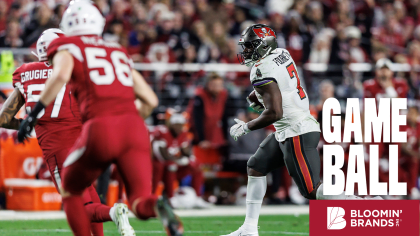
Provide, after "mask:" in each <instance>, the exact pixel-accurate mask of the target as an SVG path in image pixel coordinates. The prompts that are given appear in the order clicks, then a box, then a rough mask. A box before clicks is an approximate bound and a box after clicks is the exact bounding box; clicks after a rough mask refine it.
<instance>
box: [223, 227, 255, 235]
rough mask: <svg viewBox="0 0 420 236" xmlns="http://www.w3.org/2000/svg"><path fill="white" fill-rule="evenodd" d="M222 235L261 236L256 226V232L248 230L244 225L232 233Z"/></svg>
mask: <svg viewBox="0 0 420 236" xmlns="http://www.w3.org/2000/svg"><path fill="white" fill-rule="evenodd" d="M220 236H259V235H258V228H256V231H255V232H250V231H247V230H246V229H245V227H244V225H242V226H241V227H240V228H239V229H238V230H236V231H235V232H232V233H230V234H226V235H220Z"/></svg>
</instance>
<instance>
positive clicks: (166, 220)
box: [155, 196, 184, 236]
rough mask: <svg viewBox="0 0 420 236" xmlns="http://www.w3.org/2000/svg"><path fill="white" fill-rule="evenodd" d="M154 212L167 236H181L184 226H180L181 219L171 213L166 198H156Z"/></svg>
mask: <svg viewBox="0 0 420 236" xmlns="http://www.w3.org/2000/svg"><path fill="white" fill-rule="evenodd" d="M155 210H156V212H157V216H158V218H159V219H160V221H161V222H162V224H163V227H164V228H165V230H166V234H167V235H168V236H182V235H183V233H184V226H183V225H182V222H181V219H180V218H179V217H178V216H177V215H175V213H174V212H173V209H172V207H171V205H170V203H169V200H168V198H167V197H165V196H161V197H159V198H158V200H157V203H156V206H155Z"/></svg>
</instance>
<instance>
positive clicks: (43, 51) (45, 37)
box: [32, 28, 64, 61]
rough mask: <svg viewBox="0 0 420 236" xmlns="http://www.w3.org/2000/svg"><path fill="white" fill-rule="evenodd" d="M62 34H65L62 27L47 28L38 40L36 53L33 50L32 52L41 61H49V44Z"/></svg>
mask: <svg viewBox="0 0 420 236" xmlns="http://www.w3.org/2000/svg"><path fill="white" fill-rule="evenodd" d="M62 36H64V32H63V31H61V30H60V29H56V28H52V29H47V30H45V31H44V32H42V34H41V36H40V37H39V39H38V41H37V42H36V53H35V52H32V54H34V55H35V56H36V57H38V60H39V61H47V60H48V58H47V48H48V45H50V43H51V42H52V41H53V40H54V39H56V38H59V37H62Z"/></svg>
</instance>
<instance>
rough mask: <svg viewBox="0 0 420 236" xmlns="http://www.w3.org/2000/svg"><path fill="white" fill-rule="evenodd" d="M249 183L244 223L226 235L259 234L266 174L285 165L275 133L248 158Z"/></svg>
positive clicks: (251, 235) (250, 235) (248, 235)
mask: <svg viewBox="0 0 420 236" xmlns="http://www.w3.org/2000/svg"><path fill="white" fill-rule="evenodd" d="M247 165H248V169H247V172H248V185H247V191H246V192H247V194H246V216H245V222H244V224H243V225H242V226H241V227H240V228H239V229H238V230H236V231H234V232H232V233H230V234H228V235H225V236H258V219H259V215H260V210H261V204H262V202H263V199H264V196H265V192H266V190H267V179H266V175H267V174H268V173H270V172H271V171H272V170H274V169H276V168H279V167H281V166H283V165H284V162H283V153H282V152H281V150H280V147H279V143H278V142H277V140H276V138H275V135H274V134H270V135H269V136H267V138H265V139H264V141H263V142H262V143H261V144H260V147H259V148H258V150H257V151H256V152H255V154H254V155H253V156H251V158H250V159H249V160H248V164H247Z"/></svg>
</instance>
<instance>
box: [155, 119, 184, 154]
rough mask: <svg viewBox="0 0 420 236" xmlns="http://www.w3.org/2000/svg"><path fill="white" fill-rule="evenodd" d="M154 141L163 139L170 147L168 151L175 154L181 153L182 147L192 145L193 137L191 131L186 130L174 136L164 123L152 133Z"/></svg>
mask: <svg viewBox="0 0 420 236" xmlns="http://www.w3.org/2000/svg"><path fill="white" fill-rule="evenodd" d="M152 139H153V141H163V142H165V144H166V147H167V148H168V153H169V154H171V155H173V156H180V155H181V148H183V147H188V146H190V145H191V141H192V137H191V136H190V133H188V132H186V131H184V132H182V133H181V134H179V135H178V136H177V137H174V136H173V135H172V133H171V132H170V131H169V129H168V128H167V127H166V126H164V125H158V126H156V128H155V130H154V132H153V133H152Z"/></svg>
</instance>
